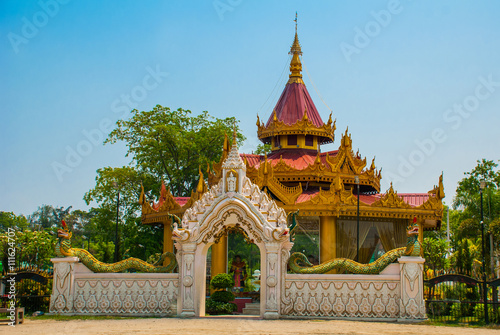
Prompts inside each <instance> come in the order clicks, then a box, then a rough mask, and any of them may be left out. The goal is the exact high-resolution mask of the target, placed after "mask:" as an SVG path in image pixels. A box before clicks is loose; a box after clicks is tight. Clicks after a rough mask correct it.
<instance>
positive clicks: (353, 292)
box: [280, 257, 426, 321]
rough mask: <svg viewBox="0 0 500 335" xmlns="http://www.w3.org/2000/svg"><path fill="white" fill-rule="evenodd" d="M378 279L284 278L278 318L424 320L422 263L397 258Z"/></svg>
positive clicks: (296, 276) (369, 277) (306, 276)
mask: <svg viewBox="0 0 500 335" xmlns="http://www.w3.org/2000/svg"><path fill="white" fill-rule="evenodd" d="M398 261H399V264H398V263H394V264H391V265H389V266H388V267H387V268H386V269H385V270H384V271H382V273H380V274H378V275H337V274H312V275H306V274H286V275H285V276H284V277H285V279H284V285H283V286H282V287H283V289H282V295H281V310H280V312H281V313H280V314H281V316H282V317H313V318H317V317H328V318H344V319H345V318H349V319H350V318H353V319H354V318H355V319H370V320H374V319H383V320H387V321H389V320H390V321H405V320H407V321H410V320H415V321H417V320H422V319H425V318H426V316H425V301H424V298H423V263H424V259H423V258H420V257H401V258H399V259H398Z"/></svg>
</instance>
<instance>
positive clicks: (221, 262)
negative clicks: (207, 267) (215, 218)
mask: <svg viewBox="0 0 500 335" xmlns="http://www.w3.org/2000/svg"><path fill="white" fill-rule="evenodd" d="M226 272H227V235H225V236H223V237H221V239H220V240H219V243H214V244H212V268H211V271H210V275H211V276H212V278H213V277H214V276H215V275H218V274H219V273H226Z"/></svg>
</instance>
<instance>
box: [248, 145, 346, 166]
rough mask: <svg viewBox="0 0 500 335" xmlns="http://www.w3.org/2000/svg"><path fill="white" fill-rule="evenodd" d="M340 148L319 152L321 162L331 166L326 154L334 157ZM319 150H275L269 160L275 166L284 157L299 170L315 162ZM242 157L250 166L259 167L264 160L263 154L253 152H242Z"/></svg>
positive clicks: (285, 160)
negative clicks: (327, 161)
mask: <svg viewBox="0 0 500 335" xmlns="http://www.w3.org/2000/svg"><path fill="white" fill-rule="evenodd" d="M337 152H338V150H333V151H328V152H322V153H320V154H319V157H320V159H321V163H323V165H325V166H326V167H327V168H329V165H328V164H327V163H326V155H327V154H328V155H330V157H334V156H336V155H337ZM317 154H318V152H317V151H316V150H310V149H295V150H278V151H274V152H272V153H270V154H269V156H267V160H268V161H269V162H271V164H272V165H273V166H274V165H276V164H278V162H279V161H280V159H283V162H285V163H286V164H288V165H290V166H291V167H294V168H295V169H297V170H303V169H305V168H306V167H308V166H309V165H311V164H314V161H315V160H316V155H317ZM240 157H241V159H245V158H246V160H247V162H248V164H249V165H250V166H253V167H255V168H257V169H258V168H259V165H260V163H261V162H263V161H264V159H265V158H264V156H263V155H253V154H240Z"/></svg>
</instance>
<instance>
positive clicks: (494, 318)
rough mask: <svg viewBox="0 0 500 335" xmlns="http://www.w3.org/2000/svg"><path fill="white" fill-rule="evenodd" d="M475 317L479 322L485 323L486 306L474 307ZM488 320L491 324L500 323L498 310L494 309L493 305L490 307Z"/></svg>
mask: <svg viewBox="0 0 500 335" xmlns="http://www.w3.org/2000/svg"><path fill="white" fill-rule="evenodd" d="M474 317H475V318H477V320H478V321H484V304H483V303H478V304H476V306H475V307H474ZM488 319H489V321H490V322H493V323H498V322H499V321H500V315H499V313H498V309H496V308H494V307H493V306H492V305H488Z"/></svg>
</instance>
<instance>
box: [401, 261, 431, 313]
mask: <svg viewBox="0 0 500 335" xmlns="http://www.w3.org/2000/svg"><path fill="white" fill-rule="evenodd" d="M398 262H399V268H400V273H401V274H400V276H401V277H400V287H401V300H400V302H399V307H400V311H399V320H398V321H408V320H412V321H421V320H423V319H425V318H426V316H425V299H424V262H425V260H424V259H423V258H421V257H408V256H403V257H400V258H399V259H398Z"/></svg>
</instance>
